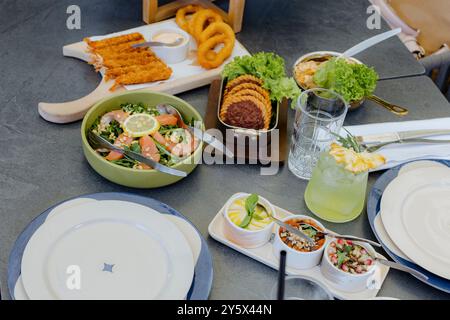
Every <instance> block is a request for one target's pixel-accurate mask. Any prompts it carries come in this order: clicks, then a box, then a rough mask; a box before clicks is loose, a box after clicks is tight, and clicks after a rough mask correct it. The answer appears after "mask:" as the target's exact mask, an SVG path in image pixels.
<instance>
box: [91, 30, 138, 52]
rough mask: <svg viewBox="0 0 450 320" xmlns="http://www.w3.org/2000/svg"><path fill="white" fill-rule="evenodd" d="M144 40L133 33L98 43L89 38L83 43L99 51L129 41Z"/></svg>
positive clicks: (136, 33)
mask: <svg viewBox="0 0 450 320" xmlns="http://www.w3.org/2000/svg"><path fill="white" fill-rule="evenodd" d="M139 40H144V37H143V36H142V34H140V33H139V32H134V33H130V34H125V35H123V36H117V37H112V38H107V39H103V40H98V41H91V40H90V39H89V38H85V39H84V41H86V42H87V44H88V45H89V47H91V48H94V49H101V48H105V47H109V46H114V45H118V44H122V43H127V42H131V41H139Z"/></svg>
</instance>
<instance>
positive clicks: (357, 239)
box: [301, 222, 381, 248]
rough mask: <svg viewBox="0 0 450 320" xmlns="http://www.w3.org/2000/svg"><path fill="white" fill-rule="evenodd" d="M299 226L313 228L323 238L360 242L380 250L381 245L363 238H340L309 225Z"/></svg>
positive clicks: (337, 235)
mask: <svg viewBox="0 0 450 320" xmlns="http://www.w3.org/2000/svg"><path fill="white" fill-rule="evenodd" d="M301 226H306V227H310V228H313V229H314V230H316V231H317V232H318V233H320V234H323V235H324V236H330V237H333V238H336V239H344V240H354V241H361V242H365V243H368V244H371V245H373V246H375V247H378V248H380V247H381V244H379V243H378V242H375V241H372V240H369V239H364V238H359V237H355V236H347V235H346V236H341V235H339V234H336V233H333V232H329V231H321V230H319V229H317V228H316V227H314V226H312V225H310V224H309V223H306V222H305V223H302V224H301Z"/></svg>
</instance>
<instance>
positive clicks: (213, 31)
mask: <svg viewBox="0 0 450 320" xmlns="http://www.w3.org/2000/svg"><path fill="white" fill-rule="evenodd" d="M218 34H223V35H225V36H226V37H227V38H229V39H233V43H234V39H235V38H236V36H235V34H234V31H233V29H231V27H230V26H229V25H228V24H226V23H225V22H213V23H211V24H210V25H209V26H207V27H206V29H205V30H203V31H202V32H201V34H200V35H199V37H198V40H199V42H200V43H203V42H205V41H206V40H208V39H210V38H212V37H213V36H215V35H218Z"/></svg>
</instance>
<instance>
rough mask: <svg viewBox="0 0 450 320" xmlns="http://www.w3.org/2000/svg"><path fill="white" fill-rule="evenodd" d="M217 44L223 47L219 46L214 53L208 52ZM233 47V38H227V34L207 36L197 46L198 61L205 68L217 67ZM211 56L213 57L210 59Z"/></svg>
mask: <svg viewBox="0 0 450 320" xmlns="http://www.w3.org/2000/svg"><path fill="white" fill-rule="evenodd" d="M216 23H219V22H216ZM213 24H214V23H213ZM219 44H223V48H221V49H220V50H219V52H217V53H216V54H215V55H214V54H213V55H211V53H210V52H211V51H213V50H214V48H216V47H217V46H218V45H219ZM233 48H234V38H232V39H230V38H227V36H226V35H223V34H222V35H217V36H214V37H212V38H209V39H208V40H206V41H205V42H202V43H201V44H200V45H199V47H198V52H197V57H198V63H199V64H200V65H201V66H202V67H203V68H205V69H214V68H217V67H218V66H220V65H221V64H222V63H223V62H224V61H225V60H226V59H227V58H228V57H229V56H230V55H231V52H232V51H233ZM211 56H213V57H214V58H213V59H211Z"/></svg>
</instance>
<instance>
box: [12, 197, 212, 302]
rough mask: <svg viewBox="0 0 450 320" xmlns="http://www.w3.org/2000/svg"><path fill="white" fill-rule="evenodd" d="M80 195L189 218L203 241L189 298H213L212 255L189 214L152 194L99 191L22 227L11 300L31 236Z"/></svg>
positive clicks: (14, 251) (14, 250)
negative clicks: (184, 213) (179, 210)
mask: <svg viewBox="0 0 450 320" xmlns="http://www.w3.org/2000/svg"><path fill="white" fill-rule="evenodd" d="M78 198H91V199H95V200H123V201H130V202H135V203H138V204H142V205H145V206H147V207H150V208H153V209H155V210H157V211H159V212H161V209H163V210H162V211H164V212H161V213H162V214H171V215H175V216H178V217H180V218H182V219H184V220H186V221H187V222H188V223H189V224H190V225H191V226H192V227H193V228H194V229H195V230H196V231H197V233H198V235H199V237H200V240H201V251H200V255H199V258H198V260H197V264H196V266H195V269H194V278H193V280H192V285H191V288H190V289H189V292H188V298H187V300H207V299H208V298H209V295H210V293H211V288H212V281H213V275H214V269H213V261H212V256H211V253H210V251H209V248H208V244H207V242H206V240H205V238H204V237H203V236H202V234H201V233H200V231H199V230H198V229H197V227H196V226H195V225H194V224H193V223H192V222H191V221H190V220H189V219H188V218H187V217H185V216H184V215H182V214H181V213H180V212H178V211H177V210H175V209H174V208H172V207H171V206H169V205H167V204H165V203H163V202H161V201H159V200H156V199H154V198H151V197H146V196H141V195H136V194H132V193H129V192H98V193H87V194H83V195H79V196H75V197H71V198H68V199H65V200H63V201H60V202H58V203H57V204H55V205H53V206H51V207H49V208H48V209H46V210H45V211H43V212H42V213H40V214H39V215H37V216H36V217H35V218H33V219H32V220H31V221H30V222H29V223H28V225H27V226H26V227H25V228H24V229H23V230H22V232H21V233H20V234H19V236H18V237H17V239H16V241H15V242H14V244H13V247H12V250H11V252H10V254H9V259H8V269H7V285H8V293H9V295H10V298H11V299H13V300H14V299H15V298H14V287H15V285H16V282H17V280H18V278H19V276H20V274H21V272H20V265H21V261H22V255H23V250H24V249H25V246H26V244H27V243H28V241H29V239H30V238H31V236H32V235H33V234H34V232H35V231H36V230H37V229H38V228H39V227H40V226H41V225H42V224H43V223H44V222H45V219H46V218H47V216H48V214H49V213H50V212H51V211H52V210H53V209H54V208H56V207H57V206H59V205H61V204H63V203H65V202H67V201H71V200H74V199H78ZM151 205H153V206H156V207H158V209H156V208H154V207H152V206H151Z"/></svg>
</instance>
